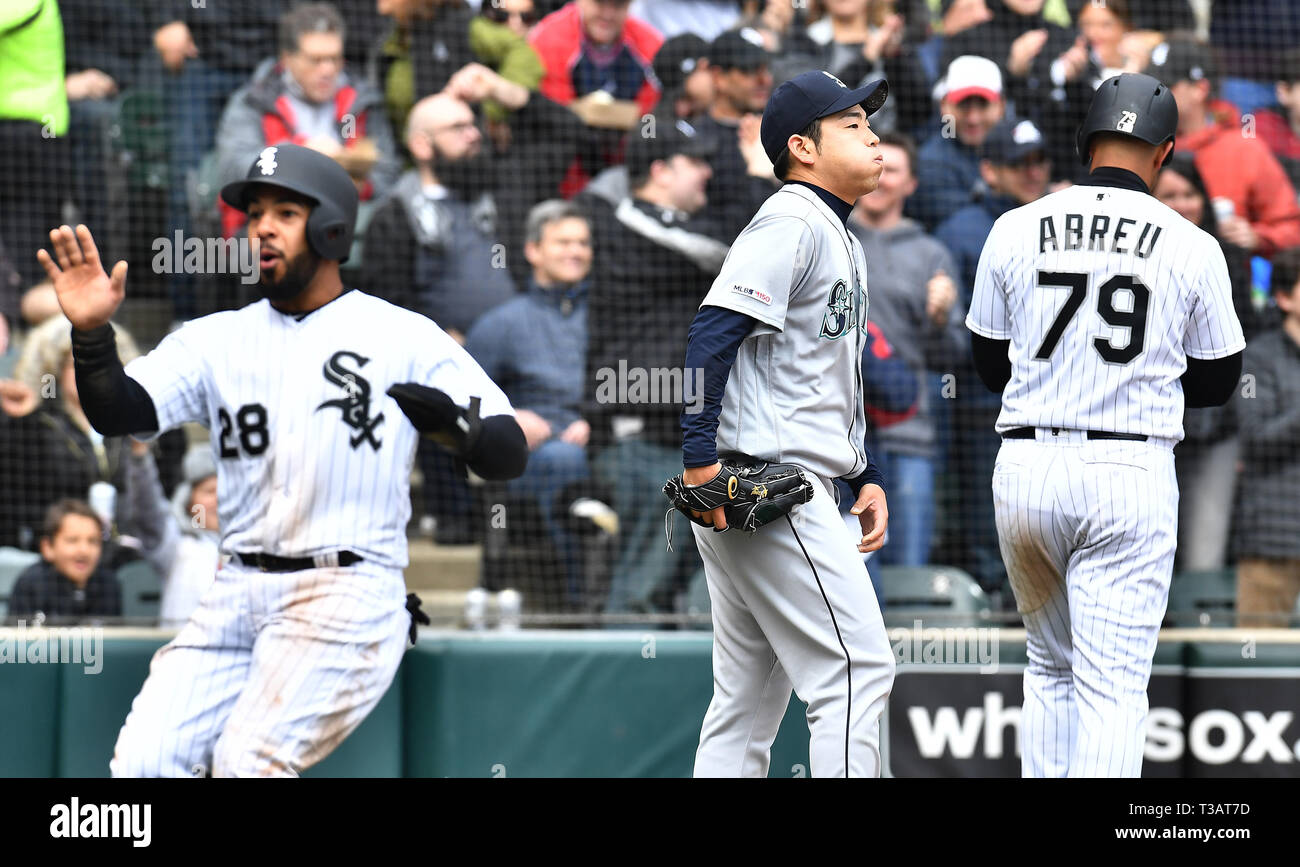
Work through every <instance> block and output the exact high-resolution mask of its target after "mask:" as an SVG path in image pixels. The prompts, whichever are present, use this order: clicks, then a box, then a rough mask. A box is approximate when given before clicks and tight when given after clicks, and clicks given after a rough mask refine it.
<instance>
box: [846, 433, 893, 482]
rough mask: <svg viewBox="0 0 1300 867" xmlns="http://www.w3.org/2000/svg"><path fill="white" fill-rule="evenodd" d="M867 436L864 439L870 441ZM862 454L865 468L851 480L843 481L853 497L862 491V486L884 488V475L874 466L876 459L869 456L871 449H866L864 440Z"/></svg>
mask: <svg viewBox="0 0 1300 867" xmlns="http://www.w3.org/2000/svg"><path fill="white" fill-rule="evenodd" d="M870 437H871V435H870V434H868V435H867V438H866V439H868V440H869V439H870ZM862 453H863V454H864V455H866V456H867V468H866V469H865V470H863V471H862V472H861V473H859V474H858V475H856V476H854V477H853V478H851V479H845V480H844V482H845V484H847V485H848V486H849V489H850V490H852V491H853V496H855V497H856V496H857V495H858V493H859V492H860V491H861V490H862V486H863V485H880V489H881V490H884V488H885V474H884V473H882V472H881V471H880V467H878V466H876V459H875V458H873V457H872V456H871V449H870V448H868V447H867V442H866V440H864V441H863V443H862Z"/></svg>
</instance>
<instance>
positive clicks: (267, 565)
mask: <svg viewBox="0 0 1300 867" xmlns="http://www.w3.org/2000/svg"><path fill="white" fill-rule="evenodd" d="M324 556H325V557H327V558H328V557H330V556H331V555H324ZM234 558H235V559H236V560H238V561H239V563H240V565H241V566H251V567H252V568H254V569H260V570H262V571H263V572H301V571H303V570H304V569H316V568H318V567H317V565H316V558H315V557H277V556H275V555H274V554H245V553H244V552H242V551H240V552H236V553H235V555H234ZM338 558H339V565H340V566H351V565H353V564H355V563H360V562H361V561H362V559H364V558H363V557H362V556H361V555H360V554H354V553H353V552H351V551H339V552H338Z"/></svg>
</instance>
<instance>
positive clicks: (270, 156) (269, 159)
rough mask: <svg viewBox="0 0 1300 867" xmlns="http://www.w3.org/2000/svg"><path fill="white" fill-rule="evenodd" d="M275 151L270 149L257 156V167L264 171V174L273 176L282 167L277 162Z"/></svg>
mask: <svg viewBox="0 0 1300 867" xmlns="http://www.w3.org/2000/svg"><path fill="white" fill-rule="evenodd" d="M275 151H276V149H275V148H273V147H269V148H265V149H264V150H263V151H262V152H261V153H260V154H258V155H257V167H258V168H259V169H261V170H262V174H264V175H273V174H275V170H276V169H277V168H279V167H280V164H279V163H277V162H276V161H275Z"/></svg>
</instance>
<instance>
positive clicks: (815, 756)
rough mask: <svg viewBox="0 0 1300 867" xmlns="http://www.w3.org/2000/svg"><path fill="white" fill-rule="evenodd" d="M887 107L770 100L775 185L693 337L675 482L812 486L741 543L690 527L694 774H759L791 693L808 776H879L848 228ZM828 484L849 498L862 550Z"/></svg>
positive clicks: (882, 685)
mask: <svg viewBox="0 0 1300 867" xmlns="http://www.w3.org/2000/svg"><path fill="white" fill-rule="evenodd" d="M887 93H888V89H887V87H886V86H885V83H884V82H883V81H877V82H872V83H871V84H868V85H866V86H865V87H862V88H859V89H857V90H850V89H849V88H848V87H846V86H845V85H844V84H843V82H841V81H840V80H839V79H837V78H835V77H834V76H832V75H831V74H830V73H827V72H821V71H815V72H807V73H804V74H802V75H799V76H797V77H796V78H794V79H792V80H791V81H788V82H785V83H784V84H782V85H781V86H780V87H778V88H777V89H776V91H775V92H774V93H773V94H772V98H771V100H770V102H769V103H768V106H767V108H766V110H765V111H764V114H763V124H762V130H761V138H762V143H763V147H764V149H765V150H766V152H767V154H768V156H769V158H771V159H772V161H773V162H774V164H775V172H776V176H777V177H778V178H781V179H782V180H784V181H786V183H785V185H784V186H783V187H781V189H780V190H778V191H777V192H776V193H774V194H773V195H772V196H771V197H770V198H769V199H768V200H767V202H766V203H764V205H763V207H762V208H761V209H760V210H759V211H758V213H757V214H756V215H755V216H754V218H753V220H752V221H751V222H750V223H749V225H748V226H747V227H746V228H745V230H744V231H742V232H741V233H740V236H739V237H737V238H736V241H735V243H734V244H733V245H732V247H731V251H730V253H729V254H728V256H727V260H726V262H725V263H724V264H723V266H722V270H721V272H720V273H719V275H718V277H717V279H716V280H715V281H714V283H713V286H712V288H711V289H710V291H709V293H708V295H707V296H706V297H705V299H704V302H703V304H702V305H701V307H700V312H699V314H697V316H696V318H695V320H694V322H693V323H692V325H691V329H690V334H689V337H688V341H687V350H686V366H687V368H688V369H690V370H697V369H698V370H702V371H703V390H704V401H703V405H704V408H703V410H702V411H700V412H699V413H695V414H692V413H685V414H684V415H683V431H684V434H683V451H684V465H685V467H686V471H685V472H684V473H683V480H684V482H685V484H686V485H688V486H699V485H703V484H706V483H707V482H709V481H710V480H712V479H714V478H716V477H717V476H718V475H719V473H720V472H721V471H722V464H721V463H720V461H719V457H720V456H721V457H722V458H723V459H727V458H728V457H733V456H738V455H742V456H746V457H751V458H757V459H759V460H761V461H766V462H772V463H790V464H795V465H797V466H798V467H800V468H802V470H803V471H805V472H806V473H807V474H808V475H809V476H810V477H815V478H813V479H812V482H813V484H812V489H813V495H812V499H811V500H810V501H808V502H806V503H803V504H802V505H798V506H795V507H794V511H793V512H791V513H789V514H787V515H785V516H784V518H783V519H782V520H779V521H776V522H774V523H771V524H769V525H767V526H763V527H760V528H759V529H758V530H757V531H755V532H754V533H752V534H749V533H745V532H743V531H741V530H739V529H733V530H731V531H729V532H721V531H722V530H724V529H725V528H726V514H725V512H724V510H723V509H722V508H716V509H713V510H711V511H707V512H703V513H702V515H701V517H702V520H703V521H705V522H706V523H710V524H712V525H713V527H712V528H710V527H707V526H701V525H699V524H698V523H697V524H693V525H692V527H691V529H692V530H693V531H694V533H695V537H696V540H697V542H698V545H699V550H700V554H701V556H702V557H703V559H704V570H705V577H706V579H707V582H708V588H709V599H710V602H711V607H712V615H713V682H714V689H713V701H712V702H711V703H710V705H709V709H708V713H707V714H706V715H705V718H704V725H703V728H702V731H701V733H700V744H699V749H698V751H697V752H696V756H695V775H696V776H709V777H714V776H747V777H748V776H759V777H761V776H766V775H767V771H768V763H769V760H770V749H771V746H772V741H773V739H774V738H775V737H776V732H777V728H778V726H779V725H780V723H781V719H782V717H783V716H784V715H785V710H786V706H787V704H788V703H789V701H790V691H791V689H793V690H794V692H795V693H796V694H797V695H798V696H799V698H800V699H801V700H803V701H804V702H806V703H807V705H808V714H807V716H808V727H809V729H810V732H811V736H812V738H811V744H810V756H809V757H810V761H811V771H812V774H813V776H818V777H822V776H831V777H844V776H855V777H873V776H879V775H880V772H881V758H880V715H881V713H882V711H883V710H884V707H885V701H886V699H887V698H888V696H889V692H890V689H891V688H892V686H893V680H894V654H893V651H892V649H891V648H890V645H889V641H888V639H887V636H886V634H885V628H884V622H883V620H882V619H881V615H880V608H879V605H878V604H877V602H876V596H875V592H874V591H873V590H872V587H871V579H870V578H869V577H868V575H867V570H866V567H865V565H864V564H863V559H862V553H866V552H869V551H874V550H877V549H878V548H879V547H880V546H881V544H882V543H883V541H884V533H885V527H886V524H887V522H888V517H889V513H888V508H887V505H886V501H885V492H884V488H883V483H884V479H883V477H882V476H881V474H880V471H879V470H878V469H877V468H876V466H875V463H874V461H872V459H871V453H870V452H869V451H868V450H867V448H866V444H865V434H866V420H865V411H864V406H863V385H862V374H861V358H862V347H863V345H864V344H865V342H866V339H867V275H866V260H865V257H864V256H863V253H862V247H861V245H860V244H859V243H858V241H857V239H856V238H855V237H853V235H852V234H851V233H849V232H848V231H847V230H846V228H845V226H846V223H847V221H848V217H849V214H850V212H851V211H852V210H853V203H854V202H855V201H857V199H858V198H859V197H860V196H863V195H866V194H867V193H869V192H870V191H871V190H874V189H875V188H876V184H877V182H878V181H879V178H880V174H881V171H882V170H883V167H884V158H883V157H882V156H880V151H879V149H878V148H877V147H876V145H877V143H878V139H877V137H876V134H875V133H874V132H872V131H871V128H870V125H869V123H868V121H867V117H868V116H869V115H870V114H871V113H872V112H874V111H875V110H876V109H878V108H879V107H880V106H881V105H882V104H883V103H884V101H885V98H886V95H887ZM690 379H692V380H693V379H694V377H691V378H690ZM689 400H690V398H688V401H689ZM835 478H844V479H845V480H846V481H847V482H848V483H849V485H850V487H851V488H852V489H853V492H854V494H855V495H856V496H857V500H856V502H855V504H854V507H853V513H854V514H855V515H857V516H858V518H859V527H860V529H861V533H862V535H861V537H860V538H859V537H856V536H855V535H854V534H852V533H850V531H849V529H848V527H847V526H846V525H845V523H844V521H843V519H842V518H841V517H840V514H839V511H838V509H837V507H836V495H835V493H834V491H835V488H834V485H833V480H834V479H835Z"/></svg>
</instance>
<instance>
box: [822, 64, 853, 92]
mask: <svg viewBox="0 0 1300 867" xmlns="http://www.w3.org/2000/svg"><path fill="white" fill-rule="evenodd" d="M821 74H822V75H824V76H826V77H827V78H829V79H830V80H831V81H833V82H835V83H836V84H838V85H839V86H840V87H842V88H844V89H845V90H848V89H849V86H848V85H847V84H845V83H844V82H842V81H840V80H839V79H838V78H836V77H835V76H833V75H831V74H830V73H829V72H827V71H826V70H824V69H823V70H821Z"/></svg>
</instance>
